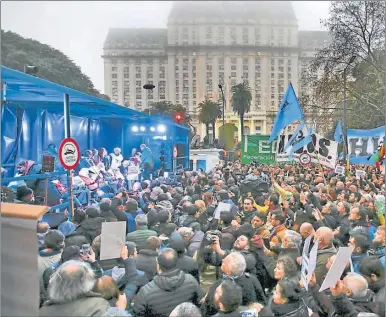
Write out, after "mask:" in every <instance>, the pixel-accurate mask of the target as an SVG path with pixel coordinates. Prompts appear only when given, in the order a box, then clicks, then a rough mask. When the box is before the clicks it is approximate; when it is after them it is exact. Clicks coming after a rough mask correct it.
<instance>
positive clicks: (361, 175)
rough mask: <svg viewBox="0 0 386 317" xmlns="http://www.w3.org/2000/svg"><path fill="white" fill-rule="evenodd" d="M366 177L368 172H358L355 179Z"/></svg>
mask: <svg viewBox="0 0 386 317" xmlns="http://www.w3.org/2000/svg"><path fill="white" fill-rule="evenodd" d="M365 176H366V172H365V171H361V170H356V171H355V178H356V179H361V178H365Z"/></svg>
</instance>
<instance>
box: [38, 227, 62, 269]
mask: <svg viewBox="0 0 386 317" xmlns="http://www.w3.org/2000/svg"><path fill="white" fill-rule="evenodd" d="M44 245H45V249H43V250H40V251H39V256H38V270H39V276H42V275H43V273H44V271H45V270H46V269H47V268H48V267H49V266H51V265H54V264H56V263H57V262H59V260H60V257H61V255H62V252H63V248H64V234H63V233H61V232H60V231H59V230H51V231H49V232H48V233H47V234H46V235H45V237H44Z"/></svg>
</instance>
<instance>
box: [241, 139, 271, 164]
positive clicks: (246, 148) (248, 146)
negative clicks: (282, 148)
mask: <svg viewBox="0 0 386 317" xmlns="http://www.w3.org/2000/svg"><path fill="white" fill-rule="evenodd" d="M268 140H269V135H245V136H243V140H242V142H241V163H243V164H250V163H252V161H256V162H259V163H262V164H274V163H275V153H276V141H274V142H272V143H270V144H268Z"/></svg>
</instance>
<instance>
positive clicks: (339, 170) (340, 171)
mask: <svg viewBox="0 0 386 317" xmlns="http://www.w3.org/2000/svg"><path fill="white" fill-rule="evenodd" d="M335 173H336V174H339V175H344V166H337V167H335Z"/></svg>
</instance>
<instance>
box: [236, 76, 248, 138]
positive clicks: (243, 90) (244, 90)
mask: <svg viewBox="0 0 386 317" xmlns="http://www.w3.org/2000/svg"><path fill="white" fill-rule="evenodd" d="M231 93H232V109H233V112H234V113H237V114H238V115H239V116H240V127H241V137H242V136H243V135H244V115H245V114H246V113H248V112H249V111H250V110H251V101H252V94H251V89H250V88H249V86H248V84H246V83H241V84H237V85H236V86H233V87H232V89H231Z"/></svg>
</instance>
